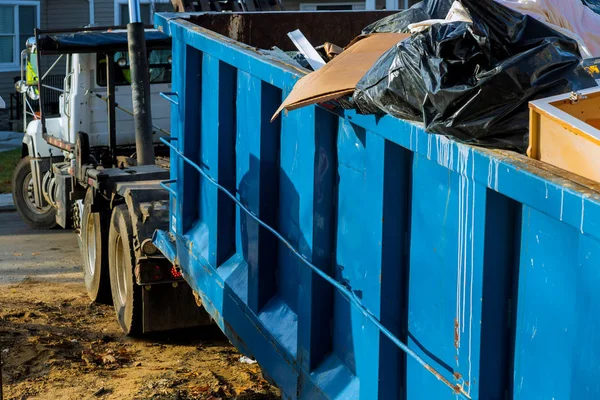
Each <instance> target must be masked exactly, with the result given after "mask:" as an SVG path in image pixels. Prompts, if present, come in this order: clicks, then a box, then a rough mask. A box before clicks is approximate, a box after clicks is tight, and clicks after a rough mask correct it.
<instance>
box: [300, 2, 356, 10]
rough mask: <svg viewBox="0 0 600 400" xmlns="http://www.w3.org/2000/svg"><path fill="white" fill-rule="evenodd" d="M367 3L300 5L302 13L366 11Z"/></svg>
mask: <svg viewBox="0 0 600 400" xmlns="http://www.w3.org/2000/svg"><path fill="white" fill-rule="evenodd" d="M364 9H365V3H364V2H361V3H300V11H351V10H364Z"/></svg>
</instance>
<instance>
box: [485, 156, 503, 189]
mask: <svg viewBox="0 0 600 400" xmlns="http://www.w3.org/2000/svg"><path fill="white" fill-rule="evenodd" d="M499 167H500V162H499V161H498V160H497V159H495V158H493V157H490V158H489V164H488V181H487V184H488V187H489V188H490V189H494V190H495V191H498V180H499V179H498V178H499V176H498V169H499Z"/></svg>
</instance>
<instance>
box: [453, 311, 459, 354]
mask: <svg viewBox="0 0 600 400" xmlns="http://www.w3.org/2000/svg"><path fill="white" fill-rule="evenodd" d="M454 347H456V348H457V349H458V348H459V347H460V331H459V324H458V318H454Z"/></svg>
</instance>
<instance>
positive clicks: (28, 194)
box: [22, 172, 52, 215]
mask: <svg viewBox="0 0 600 400" xmlns="http://www.w3.org/2000/svg"><path fill="white" fill-rule="evenodd" d="M22 194H23V200H24V201H25V205H26V206H27V208H28V209H29V211H31V212H32V213H34V214H38V215H42V214H46V213H47V212H48V211H49V210H50V209H51V208H52V206H51V205H50V204H46V205H45V206H43V207H41V208H40V207H38V206H36V205H35V199H34V193H33V175H31V172H29V173H28V174H27V175H26V176H25V180H24V181H23V193H22Z"/></svg>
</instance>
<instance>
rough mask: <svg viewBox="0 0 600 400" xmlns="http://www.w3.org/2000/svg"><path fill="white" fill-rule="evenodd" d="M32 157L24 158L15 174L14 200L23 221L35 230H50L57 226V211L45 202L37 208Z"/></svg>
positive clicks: (13, 180)
mask: <svg viewBox="0 0 600 400" xmlns="http://www.w3.org/2000/svg"><path fill="white" fill-rule="evenodd" d="M30 159H31V157H25V158H23V159H22V160H21V161H20V162H19V163H18V164H17V167H16V168H15V172H14V173H13V177H12V182H13V190H12V195H13V200H14V203H15V207H16V208H17V211H18V212H19V214H21V217H22V218H23V220H24V221H25V222H26V223H27V225H29V226H30V227H32V228H35V229H50V228H54V227H55V226H56V210H55V209H54V207H52V206H51V205H50V204H48V203H46V202H44V205H43V206H42V207H41V208H40V207H38V206H36V204H35V200H34V194H33V175H32V174H31V164H30V163H29V160H30Z"/></svg>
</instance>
